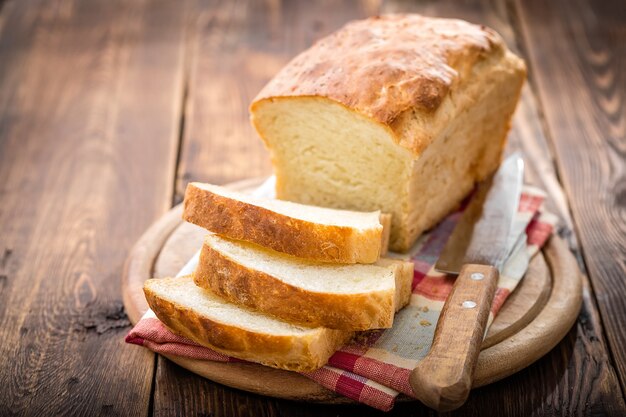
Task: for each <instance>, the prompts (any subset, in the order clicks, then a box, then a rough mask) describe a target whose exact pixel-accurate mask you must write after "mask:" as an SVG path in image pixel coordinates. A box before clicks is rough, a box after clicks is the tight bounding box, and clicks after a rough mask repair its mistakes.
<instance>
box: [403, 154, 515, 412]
mask: <svg viewBox="0 0 626 417" xmlns="http://www.w3.org/2000/svg"><path fill="white" fill-rule="evenodd" d="M523 175H524V162H523V160H522V159H521V157H520V156H519V155H517V154H515V155H512V156H511V157H509V158H507V159H506V160H505V161H504V162H503V163H502V164H501V165H500V168H499V169H498V171H497V172H496V173H495V174H494V175H493V176H492V177H491V178H490V179H489V180H487V181H485V182H483V183H482V184H480V185H479V187H478V190H477V192H476V193H475V195H474V196H473V198H472V200H471V202H470V203H469V205H468V207H467V208H466V210H465V211H464V212H463V214H462V216H461V219H460V220H459V222H458V223H457V226H456V227H455V229H454V231H453V232H452V235H451V236H450V238H449V240H448V242H447V243H446V246H445V247H444V250H443V252H442V254H441V256H440V258H439V260H438V261H437V264H436V267H435V268H436V269H437V270H440V271H445V272H447V273H454V274H459V276H458V277H457V279H456V282H455V284H454V286H453V287H452V290H451V292H450V294H449V295H448V298H447V299H446V302H445V304H444V307H443V309H442V311H441V315H440V316H439V320H438V321H437V327H436V329H435V336H434V338H433V343H432V346H431V348H430V350H429V352H428V354H427V355H426V357H425V358H424V359H423V360H422V361H421V362H419V363H418V364H417V365H416V367H415V369H414V370H413V371H412V372H411V375H410V378H409V381H410V383H411V388H412V389H413V392H414V393H415V396H416V397H417V398H418V399H419V400H421V401H422V402H423V403H425V404H426V405H428V406H430V407H432V408H434V409H436V410H438V411H450V410H454V409H456V408H458V407H460V406H461V405H463V403H464V402H465V400H466V399H467V397H468V395H469V391H470V389H471V387H472V379H473V374H474V370H475V368H476V363H477V362H478V354H479V353H480V345H481V343H482V340H483V338H484V336H485V330H486V326H487V321H488V318H489V309H490V307H491V304H492V302H493V297H494V294H495V290H496V284H497V282H498V277H499V270H500V269H501V268H502V267H503V265H504V262H505V261H506V259H507V257H508V256H509V255H510V254H511V251H512V250H514V248H515V247H516V246H519V244H518V243H517V242H519V239H518V238H519V236H517V234H515V233H511V231H512V228H513V223H514V218H515V213H516V211H517V208H518V206H519V201H520V197H521V191H522V182H523ZM522 243H524V242H522Z"/></svg>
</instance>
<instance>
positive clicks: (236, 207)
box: [183, 183, 383, 263]
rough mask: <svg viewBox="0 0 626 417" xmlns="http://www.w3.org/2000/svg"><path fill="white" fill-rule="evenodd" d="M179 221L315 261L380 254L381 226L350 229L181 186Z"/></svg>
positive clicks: (361, 258) (365, 259)
mask: <svg viewBox="0 0 626 417" xmlns="http://www.w3.org/2000/svg"><path fill="white" fill-rule="evenodd" d="M183 220H185V221H188V222H190V223H193V224H195V225H198V226H200V227H203V228H205V229H207V230H209V231H211V232H214V233H217V234H220V235H224V236H227V237H230V238H233V239H238V240H245V241H248V242H252V243H256V244H258V245H261V246H264V247H267V248H271V249H274V250H276V251H278V252H282V253H287V254H290V255H293V256H297V257H300V258H305V259H311V260H316V261H321V262H337V263H373V262H376V261H377V260H378V258H379V256H380V253H381V250H382V243H383V227H382V226H381V227H380V228H377V229H367V230H362V231H361V230H356V229H354V228H351V227H343V226H331V225H322V224H317V223H311V222H308V221H305V220H300V219H296V218H293V217H289V216H286V215H283V214H280V213H277V212H275V211H272V210H268V209H266V208H263V207H259V206H255V205H252V204H249V203H246V202H242V201H238V200H235V199H232V198H228V197H225V196H222V195H219V194H216V193H213V192H211V191H209V190H207V189H204V188H200V187H198V186H197V185H195V184H194V183H190V184H189V185H187V190H186V192H185V202H184V211H183Z"/></svg>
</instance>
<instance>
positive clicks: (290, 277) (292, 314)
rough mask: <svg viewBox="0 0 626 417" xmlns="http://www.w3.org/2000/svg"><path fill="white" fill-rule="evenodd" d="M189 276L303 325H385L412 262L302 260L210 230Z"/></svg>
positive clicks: (401, 296) (407, 282)
mask: <svg viewBox="0 0 626 417" xmlns="http://www.w3.org/2000/svg"><path fill="white" fill-rule="evenodd" d="M194 280H195V282H196V284H197V285H198V286H200V287H203V288H206V289H208V290H211V291H213V292H214V293H215V294H217V295H219V296H220V297H223V298H225V299H227V300H229V301H231V302H233V303H237V304H240V305H244V306H247V307H249V308H252V309H254V310H257V311H260V312H262V313H264V314H269V315H272V316H275V317H277V318H279V319H282V320H286V321H288V322H291V323H298V324H301V325H305V326H322V327H328V328H332V329H341V330H368V329H377V328H389V327H391V326H392V324H393V317H394V314H395V312H396V311H397V310H399V309H400V308H402V307H404V306H405V305H406V304H407V303H408V302H409V298H410V294H411V282H412V280H413V264H412V263H411V262H405V261H399V260H391V259H381V260H380V261H379V262H378V263H376V264H370V265H362V264H352V265H345V264H344V265H341V264H328V263H322V262H316V261H307V260H303V259H299V258H295V257H293V256H290V255H285V254H282V253H279V252H276V251H273V250H271V249H265V248H263V247H261V246H258V245H255V244H251V243H247V242H243V241H236V240H231V239H228V238H224V237H221V236H218V235H216V234H210V235H208V236H207V238H206V240H205V243H204V245H203V247H202V251H201V253H200V261H199V264H198V267H197V269H196V272H195V274H194Z"/></svg>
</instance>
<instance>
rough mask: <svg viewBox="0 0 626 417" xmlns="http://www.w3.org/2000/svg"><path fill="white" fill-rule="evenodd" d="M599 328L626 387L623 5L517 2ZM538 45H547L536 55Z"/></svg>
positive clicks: (625, 17)
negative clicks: (593, 296) (602, 326)
mask: <svg viewBox="0 0 626 417" xmlns="http://www.w3.org/2000/svg"><path fill="white" fill-rule="evenodd" d="M515 5H516V8H517V9H518V13H519V21H520V23H519V25H520V28H521V32H522V34H523V41H524V48H525V49H526V50H527V53H528V56H529V58H530V59H531V64H530V68H531V70H532V73H533V81H534V82H535V84H536V87H537V92H538V96H539V99H540V100H541V103H542V106H543V109H544V114H545V123H546V126H547V129H548V132H549V134H550V137H551V139H552V142H553V145H554V149H555V156H556V161H557V164H558V167H559V171H560V173H561V178H562V180H563V183H564V185H565V188H566V190H567V194H568V196H569V198H570V202H571V207H572V213H573V217H574V220H575V225H576V230H577V232H578V235H579V238H580V242H581V244H582V248H583V250H582V254H583V257H584V261H585V264H586V267H587V270H588V271H589V276H590V279H591V282H592V285H593V290H594V293H595V295H596V297H597V298H598V300H599V303H598V306H599V308H600V312H601V317H602V322H603V324H604V326H605V329H606V336H607V340H608V342H609V346H610V348H611V353H612V355H613V357H614V358H615V362H616V366H617V371H618V375H619V377H620V381H621V385H622V389H625V388H626V350H625V349H624V343H625V341H626V298H625V297H624V294H626V280H624V277H625V276H626V263H624V259H626V221H625V216H624V213H625V210H626V198H625V196H626V104H625V97H626V31H624V22H625V21H626V6H625V5H624V3H623V2H620V1H607V2H593V1H586V0H579V1H575V2H574V3H571V2H564V1H556V2H551V3H550V4H549V5H546V7H544V4H543V3H540V2H536V1H530V2H516V3H515ZM539 45H541V46H539Z"/></svg>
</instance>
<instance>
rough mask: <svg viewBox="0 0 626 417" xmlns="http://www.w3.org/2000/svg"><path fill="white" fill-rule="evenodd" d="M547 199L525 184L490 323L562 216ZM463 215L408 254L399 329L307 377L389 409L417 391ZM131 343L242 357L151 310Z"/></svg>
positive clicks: (204, 356) (263, 191)
mask: <svg viewBox="0 0 626 417" xmlns="http://www.w3.org/2000/svg"><path fill="white" fill-rule="evenodd" d="M255 194H256V195H263V196H270V197H271V196H272V187H271V184H269V183H266V184H264V185H263V186H261V188H260V189H259V190H257V192H255ZM544 198H545V194H544V193H543V192H542V191H540V190H538V189H536V188H533V187H528V186H526V187H524V190H523V194H522V198H521V201H520V205H519V209H518V212H517V215H516V218H515V223H514V227H513V231H512V234H511V236H510V237H509V238H510V239H511V242H519V243H518V244H517V245H516V249H515V250H514V251H513V253H512V254H511V256H510V258H509V259H508V260H507V262H506V264H505V266H504V268H503V271H502V273H501V274H500V279H499V281H498V288H497V290H496V294H495V298H494V301H493V304H492V306H491V311H490V314H489V324H488V325H490V324H491V322H492V321H493V318H494V317H495V315H496V314H497V313H498V311H499V310H500V308H501V307H502V305H503V304H504V301H505V300H506V299H507V297H508V296H509V294H510V293H511V292H512V291H513V290H514V289H515V287H516V286H517V284H518V283H519V281H520V280H521V279H522V277H523V276H524V273H525V272H526V269H527V268H528V263H529V261H530V258H531V257H532V256H533V255H535V254H536V253H537V252H538V251H539V249H540V248H541V246H542V245H543V244H544V243H545V242H546V240H547V239H548V237H549V236H550V234H551V233H552V230H553V229H554V226H555V223H556V217H555V216H553V215H551V214H549V213H546V212H544V211H542V203H543V200H544ZM460 214H461V211H459V212H457V213H453V214H451V215H450V216H448V217H447V218H446V219H445V220H444V221H443V222H441V223H440V224H439V225H438V226H437V227H436V228H435V229H434V230H432V231H431V232H430V233H428V234H425V235H423V236H422V237H421V238H420V239H419V240H418V242H416V244H415V245H414V247H413V248H412V250H411V251H410V252H409V256H410V258H411V259H412V260H413V261H414V263H415V271H414V278H413V291H412V295H411V301H410V304H409V305H408V306H407V307H405V308H404V309H402V310H401V311H400V312H399V313H398V314H397V315H396V317H395V319H394V323H393V328H391V329H384V330H374V331H368V332H361V333H358V334H357V337H356V338H355V339H354V340H353V341H352V342H350V343H349V344H348V345H346V346H344V347H343V348H342V349H340V350H339V351H338V352H336V353H335V354H334V355H333V356H332V357H331V358H330V361H329V363H328V365H326V366H324V367H323V368H321V369H318V370H316V371H314V372H309V373H304V375H305V376H307V377H309V378H311V379H313V380H314V381H316V382H318V383H319V384H321V385H322V386H324V387H326V388H328V389H330V390H332V391H335V392H337V393H338V394H341V395H343V396H345V397H348V398H351V399H353V400H356V401H359V402H362V403H364V404H367V405H369V406H372V407H375V408H377V409H380V410H384V411H388V410H390V409H391V408H392V407H393V404H394V402H395V399H396V397H397V396H398V394H399V393H404V394H406V395H409V396H413V392H412V390H411V386H410V385H409V374H410V373H411V370H412V369H413V368H414V367H415V365H416V364H417V363H418V362H419V361H420V360H421V359H423V358H424V356H426V354H427V353H428V350H429V349H430V346H431V343H432V340H433V336H434V332H435V327H436V324H437V320H438V318H439V314H440V313H441V310H442V309H443V305H444V302H445V300H446V297H447V296H448V294H449V292H450V290H451V289H452V286H453V284H454V279H455V277H454V276H450V275H445V274H441V273H438V272H436V271H435V270H434V268H433V265H434V264H435V262H436V260H437V258H438V257H439V254H440V252H441V250H442V249H443V247H444V245H445V243H446V240H447V239H448V237H449V236H450V234H451V233H452V230H453V229H454V226H455V224H456V223H457V221H458V219H459V217H460ZM524 235H526V236H525V238H524ZM520 238H521V239H520ZM524 242H525V244H524ZM520 243H521V244H520ZM197 262H198V259H197V255H196V256H194V258H192V259H191V260H190V261H189V263H188V264H187V265H185V267H184V268H183V270H181V272H180V274H179V275H186V274H189V273H190V272H192V271H193V269H194V268H195V266H196V264H197ZM126 342H128V343H134V344H137V345H141V346H145V347H147V348H148V349H150V350H152V351H154V352H157V353H164V354H169V355H177V356H183V357H187V358H193V359H199V360H207V361H219V362H241V361H240V360H238V359H235V358H230V357H228V356H225V355H223V354H221V353H218V352H215V351H213V350H211V349H208V348H206V347H203V346H199V345H197V344H196V343H194V342H192V341H190V340H188V339H185V338H183V337H180V336H178V335H175V334H173V333H172V332H170V331H169V330H168V329H167V328H166V327H165V326H164V325H163V323H161V322H160V321H159V319H157V318H156V316H155V315H154V313H153V312H152V311H148V312H147V313H146V314H145V315H144V317H142V319H141V320H140V321H139V322H138V323H137V325H136V326H135V327H134V328H133V329H132V330H131V331H130V333H129V334H128V336H127V337H126Z"/></svg>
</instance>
